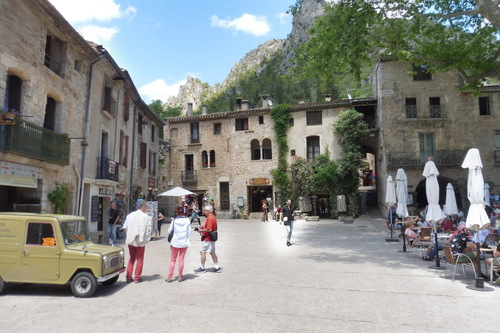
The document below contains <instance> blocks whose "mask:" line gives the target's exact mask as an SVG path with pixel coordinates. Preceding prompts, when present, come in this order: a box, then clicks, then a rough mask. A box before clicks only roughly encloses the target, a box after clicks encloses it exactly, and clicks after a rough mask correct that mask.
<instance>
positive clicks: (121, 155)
mask: <svg viewBox="0 0 500 333" xmlns="http://www.w3.org/2000/svg"><path fill="white" fill-rule="evenodd" d="M118 149H119V151H118V156H119V160H118V163H120V164H122V165H125V163H123V160H124V159H125V132H123V131H122V130H120V146H119V147H118Z"/></svg>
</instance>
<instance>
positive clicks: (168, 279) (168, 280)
mask: <svg viewBox="0 0 500 333" xmlns="http://www.w3.org/2000/svg"><path fill="white" fill-rule="evenodd" d="M172 281H174V279H172V278H171V277H167V278H166V279H165V282H172Z"/></svg>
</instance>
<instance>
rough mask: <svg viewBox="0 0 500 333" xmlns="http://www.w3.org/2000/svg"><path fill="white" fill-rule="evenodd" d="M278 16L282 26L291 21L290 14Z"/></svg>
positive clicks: (279, 14)
mask: <svg viewBox="0 0 500 333" xmlns="http://www.w3.org/2000/svg"><path fill="white" fill-rule="evenodd" d="M276 16H277V17H278V19H279V20H280V23H281V24H286V23H288V20H289V19H290V14H287V13H278V14H276Z"/></svg>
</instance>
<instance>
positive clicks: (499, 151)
mask: <svg viewBox="0 0 500 333" xmlns="http://www.w3.org/2000/svg"><path fill="white" fill-rule="evenodd" d="M495 164H500V132H496V133H495Z"/></svg>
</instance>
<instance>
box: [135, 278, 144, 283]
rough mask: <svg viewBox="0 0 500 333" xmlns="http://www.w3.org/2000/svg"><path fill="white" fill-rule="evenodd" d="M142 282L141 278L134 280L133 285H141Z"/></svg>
mask: <svg viewBox="0 0 500 333" xmlns="http://www.w3.org/2000/svg"><path fill="white" fill-rule="evenodd" d="M142 281H143V280H142V278H138V279H137V280H135V283H141V282H142Z"/></svg>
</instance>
